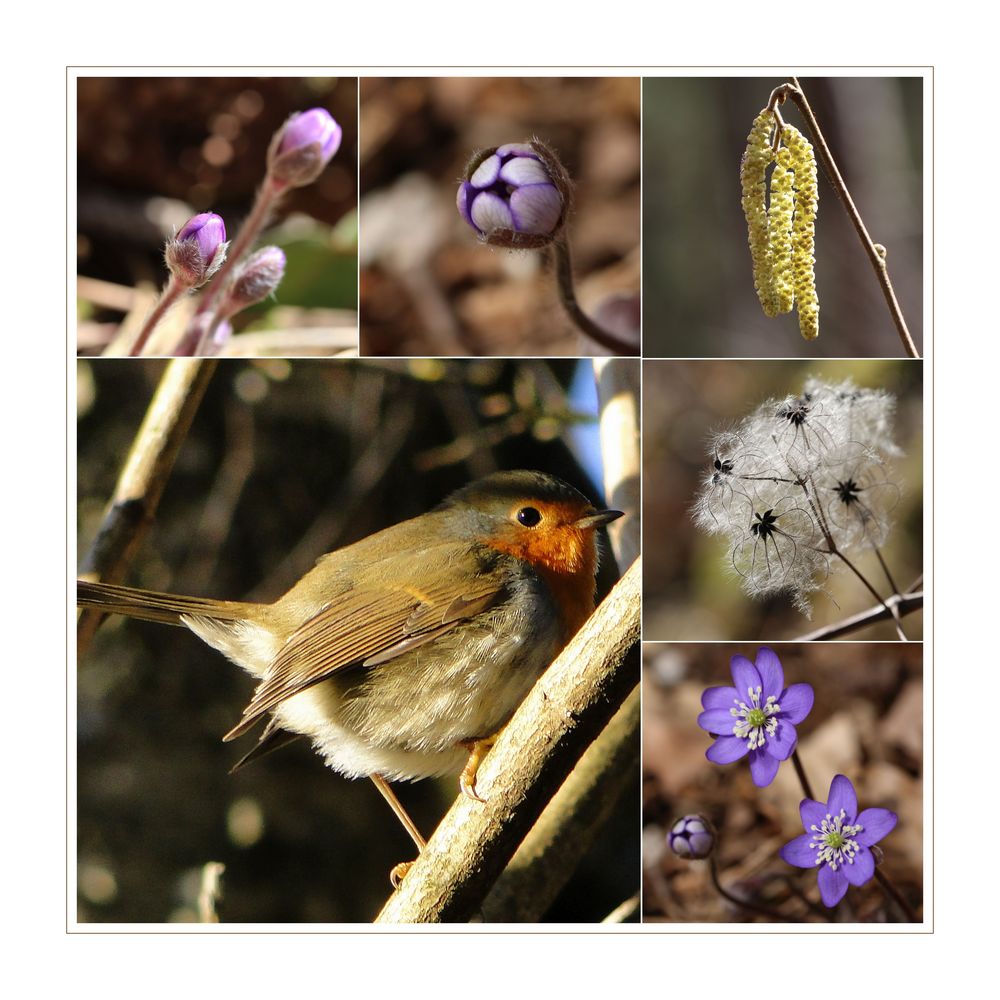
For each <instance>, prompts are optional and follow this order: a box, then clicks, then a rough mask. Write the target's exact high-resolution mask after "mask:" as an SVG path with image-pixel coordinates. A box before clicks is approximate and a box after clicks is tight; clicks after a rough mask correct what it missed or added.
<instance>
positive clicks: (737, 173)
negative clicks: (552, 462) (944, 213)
mask: <svg viewBox="0 0 1000 1000" xmlns="http://www.w3.org/2000/svg"><path fill="white" fill-rule="evenodd" d="M793 82H796V83H797V84H798V87H797V88H795V87H793V86H792V84H793ZM924 85H925V81H924V78H923V76H922V75H911V76H883V77H874V76H864V75H859V76H833V77H813V76H806V75H804V76H802V77H800V78H797V77H784V78H782V77H766V76H761V77H745V76H731V77H730V76H687V77H679V76H678V77H662V78H656V77H652V78H651V77H647V78H645V79H644V81H643V173H644V177H645V178H646V183H645V185H644V197H643V255H644V259H643V265H644V276H645V279H646V287H647V289H648V291H647V294H646V301H645V313H644V321H645V330H646V338H645V342H644V355H645V356H646V357H666V358H670V357H676V358H716V357H718V358H724V357H734V358H771V357H773V358H791V357H813V358H816V357H819V358H822V357H833V358H847V357H858V358H864V357H902V356H911V357H916V356H921V355H922V354H923V292H924V275H923V254H924V238H923V237H924V234H923V219H924V210H923V206H924V180H923V172H924V167H923V164H924V141H923V127H924V100H925V94H924ZM769 109H771V110H769ZM776 115H777V117H778V118H779V119H780V123H781V125H782V126H784V127H783V128H781V129H779V128H778V127H777V126H776V125H775V116H776ZM820 137H822V140H823V141H822V142H821V141H820ZM793 213H794V222H793ZM768 241H770V242H768ZM748 244H749V245H748ZM771 254H773V255H774V263H773V271H774V280H775V282H776V283H777V285H778V287H777V288H776V289H775V288H772V287H770V285H771V282H770V280H768V279H767V278H766V277H765V273H766V272H768V271H770V270H771V269H772V264H771V263H770V256H771ZM755 289H756V294H755ZM758 297H759V300H758ZM890 299H894V300H895V303H896V307H895V308H894V307H893V305H892V304H891V303H890V301H889V300H890ZM904 330H905V333H904Z"/></svg>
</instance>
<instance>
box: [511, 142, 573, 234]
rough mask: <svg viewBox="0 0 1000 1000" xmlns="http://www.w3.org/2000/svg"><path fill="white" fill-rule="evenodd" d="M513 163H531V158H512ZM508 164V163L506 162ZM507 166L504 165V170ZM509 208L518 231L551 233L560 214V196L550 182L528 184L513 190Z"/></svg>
mask: <svg viewBox="0 0 1000 1000" xmlns="http://www.w3.org/2000/svg"><path fill="white" fill-rule="evenodd" d="M511 162H513V163H533V162H534V161H533V160H513V161H511ZM507 166H510V164H507ZM506 169H507V167H504V170H506ZM510 210H511V212H512V213H513V215H514V219H515V228H516V229H517V231H518V232H520V233H539V234H541V235H545V234H546V233H551V232H552V230H554V229H555V228H556V225H557V224H558V222H559V216H560V215H562V198H560V197H559V192H558V191H557V190H556V189H555V188H554V187H553V186H552V185H551V184H548V183H546V184H529V185H527V186H526V187H520V188H518V189H517V190H516V191H513V192H512V193H511V196H510Z"/></svg>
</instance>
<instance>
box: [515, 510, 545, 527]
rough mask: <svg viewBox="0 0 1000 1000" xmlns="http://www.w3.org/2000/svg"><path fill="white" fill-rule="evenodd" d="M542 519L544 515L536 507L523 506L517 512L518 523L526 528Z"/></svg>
mask: <svg viewBox="0 0 1000 1000" xmlns="http://www.w3.org/2000/svg"><path fill="white" fill-rule="evenodd" d="M541 519H542V515H541V514H539V513H538V511H537V510H536V509H535V508H534V507H522V508H521V509H520V510H519V511H518V512H517V520H518V523H519V524H523V525H524V526H525V527H526V528H533V527H534V526H535V525H536V524H538V522H539V521H541Z"/></svg>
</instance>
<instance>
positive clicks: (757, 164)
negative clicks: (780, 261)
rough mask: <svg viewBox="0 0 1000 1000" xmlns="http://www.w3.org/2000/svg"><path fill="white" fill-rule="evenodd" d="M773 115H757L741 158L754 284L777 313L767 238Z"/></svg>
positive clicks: (771, 311)
mask: <svg viewBox="0 0 1000 1000" xmlns="http://www.w3.org/2000/svg"><path fill="white" fill-rule="evenodd" d="M773 127H774V115H773V114H772V112H770V111H769V110H768V109H767V108H764V110H763V111H761V112H760V114H758V115H757V117H756V118H755V119H754V122H753V126H752V128H751V129H750V134H749V135H748V136H747V148H746V150H745V151H744V153H743V159H742V160H741V161H740V183H741V185H742V188H743V214H744V215H745V216H746V220H747V240H748V243H749V245H750V257H751V259H752V261H753V284H754V288H755V289H756V290H757V298H758V299H760V304H761V307H762V308H763V310H764V313H765V315H767V316H775V315H777V312H778V302H777V299H776V296H775V292H774V281H773V273H772V269H771V260H770V255H769V252H768V240H767V207H766V195H767V182H766V174H767V168H768V166H769V165H770V163H771V160H772V159H773V157H774V153H773V151H772V149H771V130H772V128H773Z"/></svg>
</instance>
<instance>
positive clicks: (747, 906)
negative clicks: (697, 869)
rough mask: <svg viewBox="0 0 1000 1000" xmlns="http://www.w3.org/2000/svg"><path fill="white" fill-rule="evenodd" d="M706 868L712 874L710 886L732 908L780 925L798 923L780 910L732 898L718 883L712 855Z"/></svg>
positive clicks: (716, 866)
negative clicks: (765, 918) (763, 917)
mask: <svg viewBox="0 0 1000 1000" xmlns="http://www.w3.org/2000/svg"><path fill="white" fill-rule="evenodd" d="M708 867H709V870H710V871H711V873H712V885H714V886H715V889H716V892H718V894H719V895H720V896H722V898H723V899H726V900H728V901H729V902H730V903H732V904H733V905H734V906H739V907H741V908H742V909H744V910H750V911H751V912H753V913H760V914H762V915H763V916H765V917H770V918H771V919H772V920H778V921H781V922H782V923H787V922H789V921H795V922H798V921H797V918H795V917H789V916H786V915H785V914H784V913H782V912H781V911H780V910H775V909H772V908H771V907H770V906H765V905H764V904H763V903H752V902H751V901H750V900H749V899H740V897H739V896H734V895H733V894H732V893H731V892H729V891H728V890H727V889H724V888H723V886H722V883H721V882H720V881H719V866H718V864H717V863H716V860H715V855H714V854H713V855H712V856H711V857H710V858H709V859H708Z"/></svg>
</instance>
